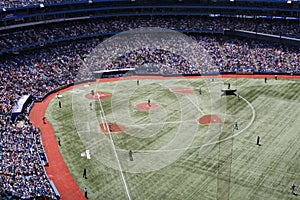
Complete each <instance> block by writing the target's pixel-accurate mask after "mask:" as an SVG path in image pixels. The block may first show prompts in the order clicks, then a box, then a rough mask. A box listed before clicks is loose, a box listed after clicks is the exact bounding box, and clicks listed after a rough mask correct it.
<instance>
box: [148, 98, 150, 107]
mask: <svg viewBox="0 0 300 200" xmlns="http://www.w3.org/2000/svg"><path fill="white" fill-rule="evenodd" d="M148 106H149V107H150V106H151V101H150V99H148Z"/></svg>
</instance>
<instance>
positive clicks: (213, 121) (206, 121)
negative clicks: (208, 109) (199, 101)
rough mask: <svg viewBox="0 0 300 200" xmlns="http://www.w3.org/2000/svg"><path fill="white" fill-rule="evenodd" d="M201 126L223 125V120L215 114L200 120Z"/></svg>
mask: <svg viewBox="0 0 300 200" xmlns="http://www.w3.org/2000/svg"><path fill="white" fill-rule="evenodd" d="M198 121H199V123H200V124H220V123H223V121H222V119H221V118H220V117H219V116H218V115H215V114H209V115H203V116H202V117H200V118H199V120H198Z"/></svg>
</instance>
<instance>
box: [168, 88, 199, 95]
mask: <svg viewBox="0 0 300 200" xmlns="http://www.w3.org/2000/svg"><path fill="white" fill-rule="evenodd" d="M170 91H171V92H174V93H178V94H193V90H192V89H191V88H171V89H170Z"/></svg>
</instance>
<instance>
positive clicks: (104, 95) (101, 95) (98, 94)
mask: <svg viewBox="0 0 300 200" xmlns="http://www.w3.org/2000/svg"><path fill="white" fill-rule="evenodd" d="M85 97H86V98H88V99H93V100H98V99H107V98H110V97H111V93H109V92H95V93H94V95H92V94H91V93H89V94H86V95H85Z"/></svg>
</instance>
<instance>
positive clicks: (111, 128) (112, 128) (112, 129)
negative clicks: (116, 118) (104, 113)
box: [100, 123, 126, 134]
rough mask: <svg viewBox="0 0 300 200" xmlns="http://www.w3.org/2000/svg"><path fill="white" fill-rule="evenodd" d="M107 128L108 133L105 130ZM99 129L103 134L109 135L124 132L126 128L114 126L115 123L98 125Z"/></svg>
mask: <svg viewBox="0 0 300 200" xmlns="http://www.w3.org/2000/svg"><path fill="white" fill-rule="evenodd" d="M107 127H108V128H109V131H108V130H107ZM100 129H101V131H102V132H103V133H105V134H108V133H109V132H110V133H119V132H124V131H125V129H126V127H125V126H122V125H119V124H116V123H107V126H106V124H100Z"/></svg>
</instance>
